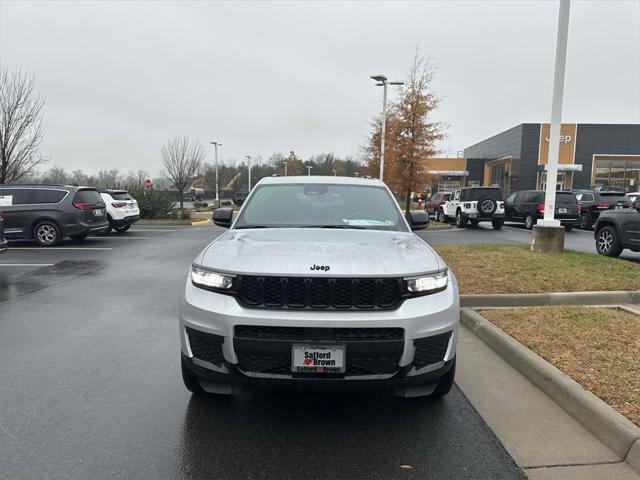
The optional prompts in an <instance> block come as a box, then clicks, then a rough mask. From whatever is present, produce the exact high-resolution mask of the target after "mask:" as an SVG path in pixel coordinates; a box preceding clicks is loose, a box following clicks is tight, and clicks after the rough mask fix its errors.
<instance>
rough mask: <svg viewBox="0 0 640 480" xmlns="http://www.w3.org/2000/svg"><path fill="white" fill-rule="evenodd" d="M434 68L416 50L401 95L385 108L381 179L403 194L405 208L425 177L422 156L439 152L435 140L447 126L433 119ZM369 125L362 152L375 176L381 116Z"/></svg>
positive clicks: (434, 108)
mask: <svg viewBox="0 0 640 480" xmlns="http://www.w3.org/2000/svg"><path fill="white" fill-rule="evenodd" d="M433 72H434V66H433V64H431V63H430V61H429V59H428V58H426V57H423V56H421V55H420V52H419V51H418V50H416V54H415V56H414V60H413V64H412V66H411V69H410V70H409V76H408V78H407V80H406V81H405V86H404V88H403V91H402V96H401V98H400V100H399V101H398V102H397V103H394V104H391V105H390V106H389V108H388V109H387V110H388V112H387V125H386V132H385V154H384V158H385V170H384V181H385V183H386V184H387V185H388V186H389V188H390V189H391V190H392V191H394V192H398V193H401V194H403V195H405V197H406V200H407V203H406V205H407V206H406V211H407V212H409V210H410V208H411V201H410V196H411V192H412V191H415V190H417V189H418V187H422V186H424V185H425V183H426V181H427V172H426V171H424V169H423V167H422V165H424V160H425V159H426V158H429V157H434V156H435V155H436V154H437V153H438V149H437V148H436V142H438V141H439V140H442V139H443V138H444V129H445V128H446V125H445V124H443V123H441V122H436V121H434V120H433V113H434V111H435V110H436V108H437V107H438V102H439V99H438V97H437V96H436V95H435V94H434V93H433V90H432V84H431V82H432V79H433ZM372 126H373V129H372V130H373V131H372V133H371V136H370V138H369V142H368V144H367V146H365V147H364V153H365V155H366V156H367V158H368V165H367V167H368V172H369V174H370V175H372V176H378V172H379V168H380V137H381V126H382V123H381V120H376V121H374V122H373V125H372Z"/></svg>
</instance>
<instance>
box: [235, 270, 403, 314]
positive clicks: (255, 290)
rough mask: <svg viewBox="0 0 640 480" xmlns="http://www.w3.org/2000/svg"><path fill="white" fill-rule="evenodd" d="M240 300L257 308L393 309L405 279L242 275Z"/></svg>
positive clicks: (399, 296)
mask: <svg viewBox="0 0 640 480" xmlns="http://www.w3.org/2000/svg"><path fill="white" fill-rule="evenodd" d="M235 288H236V291H237V292H238V299H239V300H240V302H241V303H242V304H243V305H245V306H247V307H253V308H294V309H295V308H309V309H340V310H346V309H361V310H391V309H394V308H396V307H397V306H398V305H399V304H400V302H401V301H402V296H403V293H404V282H403V281H402V279H401V278H317V277H307V278H304V277H261V276H251V275H241V276H239V277H237V278H236V284H235Z"/></svg>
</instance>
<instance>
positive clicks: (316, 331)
mask: <svg viewBox="0 0 640 480" xmlns="http://www.w3.org/2000/svg"><path fill="white" fill-rule="evenodd" d="M235 336H236V338H238V337H240V338H254V339H269V340H292V341H314V340H320V341H322V340H333V341H337V342H342V341H347V340H348V341H366V340H402V338H403V337H404V331H403V329H402V328H310V327H272V326H259V325H236V327H235Z"/></svg>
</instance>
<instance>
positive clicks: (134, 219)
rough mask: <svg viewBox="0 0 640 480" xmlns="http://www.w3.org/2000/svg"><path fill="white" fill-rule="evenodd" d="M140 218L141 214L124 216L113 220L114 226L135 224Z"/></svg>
mask: <svg viewBox="0 0 640 480" xmlns="http://www.w3.org/2000/svg"><path fill="white" fill-rule="evenodd" d="M138 220H140V215H131V216H130V217H124V218H121V219H119V220H112V222H111V223H112V224H113V226H114V227H124V226H125V225H133V224H134V223H136V222H137V221H138Z"/></svg>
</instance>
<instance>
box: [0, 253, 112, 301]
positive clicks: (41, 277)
mask: <svg viewBox="0 0 640 480" xmlns="http://www.w3.org/2000/svg"><path fill="white" fill-rule="evenodd" d="M104 265H105V263H104V262H102V261H98V260H83V261H74V260H64V261H62V262H59V263H56V264H55V265H52V266H49V267H40V268H29V269H28V270H24V271H21V272H15V271H13V272H11V273H9V271H3V270H2V269H0V303H2V302H8V301H10V300H15V299H16V298H18V297H20V296H22V295H27V294H29V293H34V292H38V291H40V290H43V289H45V288H48V287H51V286H53V285H60V284H61V283H65V282H68V281H70V280H73V279H74V278H78V277H83V276H87V275H95V274H96V273H99V272H100V271H101V270H102V269H103V268H104Z"/></svg>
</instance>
